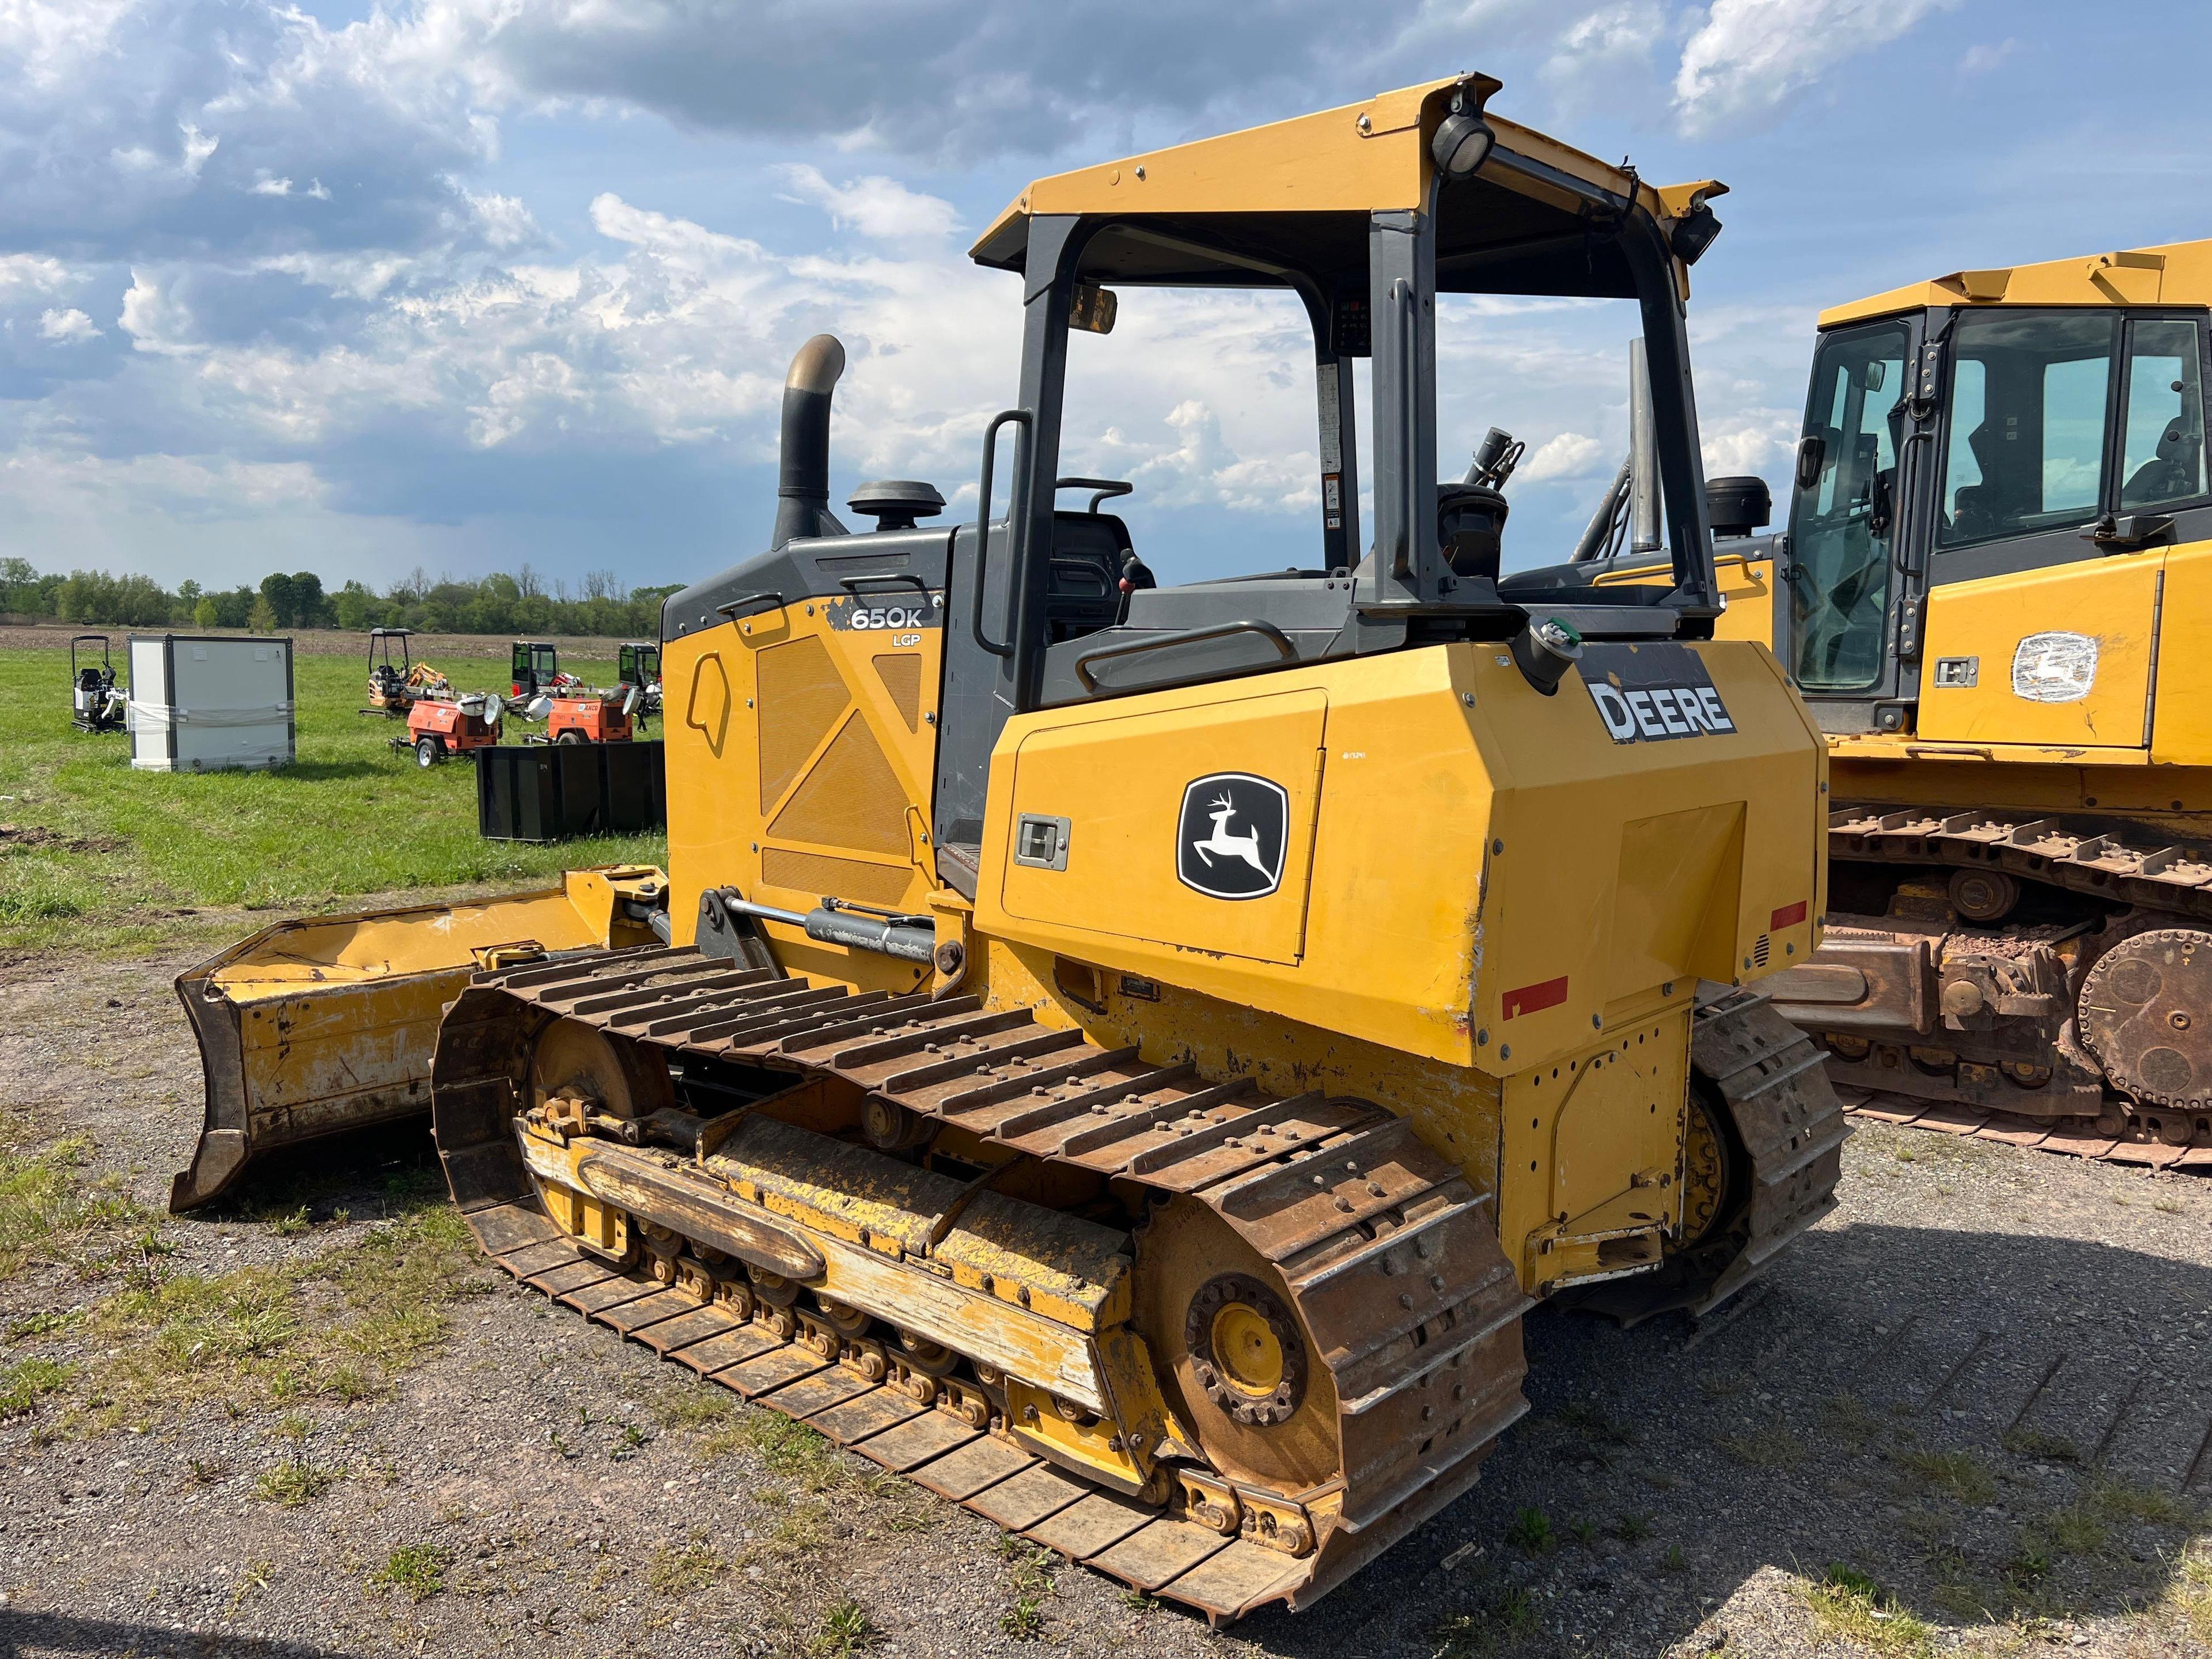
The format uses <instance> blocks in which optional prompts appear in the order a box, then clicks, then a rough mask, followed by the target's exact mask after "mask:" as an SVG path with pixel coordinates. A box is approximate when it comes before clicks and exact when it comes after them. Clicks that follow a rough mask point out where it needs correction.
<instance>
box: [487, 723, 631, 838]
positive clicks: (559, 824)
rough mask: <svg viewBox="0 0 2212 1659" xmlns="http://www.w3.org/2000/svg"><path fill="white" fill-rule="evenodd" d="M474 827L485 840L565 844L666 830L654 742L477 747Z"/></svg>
mask: <svg viewBox="0 0 2212 1659" xmlns="http://www.w3.org/2000/svg"><path fill="white" fill-rule="evenodd" d="M476 757H477V827H478V828H479V829H482V830H483V836H484V839H485V840H487V841H537V842H550V841H568V840H572V839H573V838H574V837H575V836H627V835H641V834H644V833H646V832H647V831H649V830H653V829H663V828H665V827H666V825H667V823H668V796H667V793H666V788H665V782H664V774H663V773H662V770H661V745H660V744H659V743H657V742H656V743H553V744H525V745H521V746H519V747H516V746H509V745H507V744H501V745H498V746H496V747H495V748H490V749H479V750H477V751H476Z"/></svg>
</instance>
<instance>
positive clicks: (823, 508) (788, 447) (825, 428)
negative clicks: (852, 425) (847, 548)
mask: <svg viewBox="0 0 2212 1659" xmlns="http://www.w3.org/2000/svg"><path fill="white" fill-rule="evenodd" d="M844 372H845V348H844V346H843V344H842V343H841V342H840V341H839V340H838V338H837V337H836V335H834V334H817V335H816V336H815V337H813V338H812V339H811V340H809V341H808V342H807V343H805V345H803V346H801V347H799V355H798V356H795V357H793V359H792V360H791V372H790V373H789V374H787V375H785V376H784V377H783V443H782V459H781V472H780V475H779V477H777V480H776V487H775V494H776V503H775V538H774V539H773V540H772V541H771V542H770V543H769V547H770V549H771V550H774V549H776V548H781V546H783V545H784V544H785V543H787V542H789V541H791V540H793V539H794V538H798V537H802V536H842V535H844V534H845V533H846V530H845V526H843V525H842V524H840V523H839V522H838V521H837V515H836V513H832V512H831V511H830V510H829V394H830V392H832V391H833V390H834V389H835V388H836V385H837V377H838V376H839V375H841V374H843V373H844Z"/></svg>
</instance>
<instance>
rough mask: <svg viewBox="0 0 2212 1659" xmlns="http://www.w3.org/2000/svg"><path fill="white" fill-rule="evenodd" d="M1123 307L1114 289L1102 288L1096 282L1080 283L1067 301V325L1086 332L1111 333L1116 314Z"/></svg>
mask: <svg viewBox="0 0 2212 1659" xmlns="http://www.w3.org/2000/svg"><path fill="white" fill-rule="evenodd" d="M1120 309H1121V300H1120V299H1119V297H1117V296H1116V295H1115V292H1114V290H1113V289H1110V288H1101V287H1099V286H1098V284H1097V283H1077V284H1076V285H1075V293H1074V295H1073V296H1072V297H1071V298H1070V299H1069V301H1068V302H1067V325H1068V326H1069V327H1070V328H1079V329H1081V330H1082V331H1084V332H1085V334H1111V333H1112V332H1113V331H1114V315H1115V313H1116V312H1117V311H1119V310H1120Z"/></svg>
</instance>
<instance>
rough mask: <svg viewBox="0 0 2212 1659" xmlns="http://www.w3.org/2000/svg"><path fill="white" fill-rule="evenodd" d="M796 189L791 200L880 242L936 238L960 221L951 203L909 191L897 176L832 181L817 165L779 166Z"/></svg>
mask: <svg viewBox="0 0 2212 1659" xmlns="http://www.w3.org/2000/svg"><path fill="white" fill-rule="evenodd" d="M776 171H777V173H779V174H781V177H782V179H783V182H784V185H785V186H786V187H787V189H788V190H789V191H791V195H790V196H789V197H787V200H793V201H799V202H806V203H811V204H813V205H814V206H816V207H818V208H821V209H822V210H823V211H825V212H826V213H828V214H829V221H830V222H831V223H832V224H834V225H836V226H837V227H838V228H840V229H842V228H846V227H848V226H849V227H850V228H853V229H854V230H857V231H859V232H860V234H861V235H863V236H868V237H873V238H874V239H876V240H878V241H886V242H906V241H937V240H942V239H943V238H944V237H946V236H948V235H950V234H951V233H952V231H953V229H954V228H955V227H956V226H957V225H958V224H959V222H960V219H959V216H958V215H957V214H956V213H955V212H954V211H953V210H952V204H951V203H950V202H947V201H945V200H943V199H941V198H939V197H935V196H924V195H922V194H921V192H919V191H911V190H908V188H907V187H906V186H905V185H902V184H901V183H899V182H898V180H897V179H886V178H884V177H883V176H882V175H880V174H873V175H871V176H870V177H868V178H866V179H848V180H847V181H846V182H845V183H843V184H842V185H833V184H831V183H830V182H829V179H826V178H824V177H823V173H822V170H821V168H819V167H811V166H807V165H805V164H800V165H797V166H792V167H779V168H777V169H776Z"/></svg>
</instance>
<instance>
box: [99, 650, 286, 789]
mask: <svg viewBox="0 0 2212 1659" xmlns="http://www.w3.org/2000/svg"><path fill="white" fill-rule="evenodd" d="M130 725H131V766H132V767H133V768H134V769H137V770H138V771H142V772H216V771H222V770H224V769H253V768H257V767H265V766H289V764H290V763H292V761H293V759H294V757H295V740H294V737H293V730H292V641H290V640H289V639H283V640H271V639H256V638H253V637H252V636H247V637H246V638H242V639H241V638H240V637H238V636H237V635H198V634H133V635H131V705H130Z"/></svg>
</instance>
